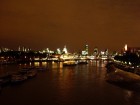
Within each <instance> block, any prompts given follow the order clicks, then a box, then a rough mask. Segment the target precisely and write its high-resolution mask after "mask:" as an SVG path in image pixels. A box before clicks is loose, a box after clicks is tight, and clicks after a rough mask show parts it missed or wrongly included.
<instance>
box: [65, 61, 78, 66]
mask: <svg viewBox="0 0 140 105" xmlns="http://www.w3.org/2000/svg"><path fill="white" fill-rule="evenodd" d="M77 64H78V62H77V61H75V60H66V61H64V62H63V66H74V65H77Z"/></svg>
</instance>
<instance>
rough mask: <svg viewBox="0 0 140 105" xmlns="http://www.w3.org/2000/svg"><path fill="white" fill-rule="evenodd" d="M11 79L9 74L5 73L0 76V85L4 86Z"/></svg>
mask: <svg viewBox="0 0 140 105" xmlns="http://www.w3.org/2000/svg"><path fill="white" fill-rule="evenodd" d="M10 81H11V74H9V73H7V74H4V75H1V76H0V86H2V87H3V86H6V85H8V84H9V83H10Z"/></svg>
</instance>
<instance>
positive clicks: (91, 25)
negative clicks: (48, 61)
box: [0, 0, 140, 51]
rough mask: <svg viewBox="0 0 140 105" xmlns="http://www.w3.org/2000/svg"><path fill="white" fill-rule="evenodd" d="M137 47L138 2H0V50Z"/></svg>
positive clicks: (139, 39)
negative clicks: (23, 47)
mask: <svg viewBox="0 0 140 105" xmlns="http://www.w3.org/2000/svg"><path fill="white" fill-rule="evenodd" d="M126 43H127V44H128V46H131V47H133V46H134V47H138V46H140V0H0V46H3V47H8V48H14V49H15V48H18V46H19V45H21V46H26V47H31V48H32V49H43V48H47V47H49V48H50V49H52V50H54V49H56V48H58V47H59V48H63V46H64V45H66V46H67V48H68V49H69V50H70V51H78V50H80V49H83V48H84V46H85V44H88V45H89V48H90V49H91V50H92V49H93V48H94V47H95V46H97V47H98V48H99V49H105V48H108V49H110V50H119V49H121V48H122V47H123V46H124V45H125V44H126Z"/></svg>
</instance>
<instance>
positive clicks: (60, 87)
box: [0, 62, 140, 105]
mask: <svg viewBox="0 0 140 105" xmlns="http://www.w3.org/2000/svg"><path fill="white" fill-rule="evenodd" d="M42 66H43V65H42ZM57 66H58V65H57ZM57 66H56V65H55V64H52V65H51V66H49V69H48V70H45V71H41V72H38V74H37V76H36V77H35V78H32V79H30V80H28V81H25V82H24V83H22V84H17V85H7V86H5V87H3V88H2V91H1V93H0V104H1V105H140V92H139V91H137V90H131V89H127V88H124V87H120V86H117V85H114V84H110V83H108V82H106V81H105V79H104V77H105V73H106V70H105V67H104V64H103V63H102V62H90V63H89V64H85V65H77V66H71V67H69V66H67V67H63V68H57ZM17 68H20V67H19V65H8V66H1V68H0V70H1V71H4V70H9V71H11V70H13V71H14V70H17Z"/></svg>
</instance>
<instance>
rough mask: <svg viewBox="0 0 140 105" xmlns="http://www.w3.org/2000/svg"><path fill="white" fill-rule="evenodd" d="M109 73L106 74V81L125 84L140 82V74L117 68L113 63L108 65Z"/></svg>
mask: <svg viewBox="0 0 140 105" xmlns="http://www.w3.org/2000/svg"><path fill="white" fill-rule="evenodd" d="M106 68H107V73H106V76H105V79H106V81H108V82H114V83H123V84H135V83H139V84H140V75H138V74H136V73H133V72H128V71H125V70H122V69H119V68H116V67H115V65H114V64H113V63H109V64H107V65H106Z"/></svg>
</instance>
